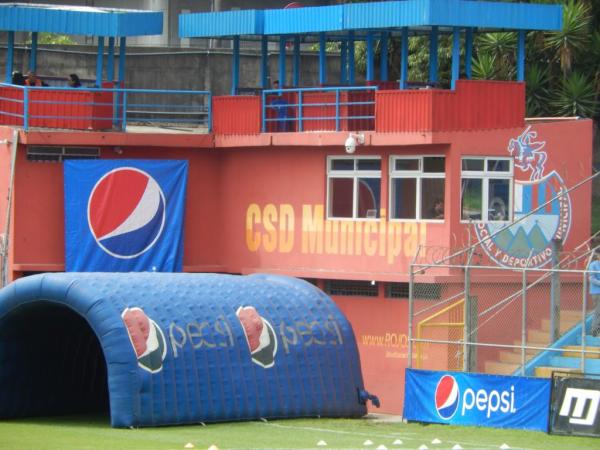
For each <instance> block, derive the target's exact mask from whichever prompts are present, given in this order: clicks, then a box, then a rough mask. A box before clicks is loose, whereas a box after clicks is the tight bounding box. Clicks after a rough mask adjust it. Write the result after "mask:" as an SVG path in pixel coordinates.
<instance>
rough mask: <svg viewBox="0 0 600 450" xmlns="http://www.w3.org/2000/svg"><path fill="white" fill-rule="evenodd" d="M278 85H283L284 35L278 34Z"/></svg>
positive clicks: (281, 86)
mask: <svg viewBox="0 0 600 450" xmlns="http://www.w3.org/2000/svg"><path fill="white" fill-rule="evenodd" d="M279 87H280V88H283V87H285V36H279ZM280 95H281V94H280Z"/></svg>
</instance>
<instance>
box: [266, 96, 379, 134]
mask: <svg viewBox="0 0 600 450" xmlns="http://www.w3.org/2000/svg"><path fill="white" fill-rule="evenodd" d="M376 90H377V86H356V87H354V86H353V87H348V86H340V87H317V88H293V89H266V90H263V91H262V116H261V124H262V125H261V129H262V132H263V133H264V132H266V131H292V128H293V127H294V125H295V127H296V130H297V131H305V129H306V128H307V124H308V125H310V129H314V130H317V129H319V128H320V127H321V128H322V129H323V130H331V131H341V130H350V131H355V130H358V129H362V130H366V129H373V128H374V119H375V91H376ZM328 93H329V94H331V93H333V94H334V96H335V97H334V98H332V99H331V100H330V99H329V98H326V99H325V100H324V101H323V100H321V101H320V100H318V98H319V96H318V95H313V94H328ZM354 93H366V94H370V95H367V96H366V98H360V97H358V96H357V98H353V97H354V95H353V94H354ZM326 97H328V96H326ZM319 123H320V125H319Z"/></svg>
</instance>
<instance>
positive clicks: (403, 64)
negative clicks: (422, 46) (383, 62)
mask: <svg viewBox="0 0 600 450" xmlns="http://www.w3.org/2000/svg"><path fill="white" fill-rule="evenodd" d="M407 84H408V27H402V43H401V54H400V89H406V86H407Z"/></svg>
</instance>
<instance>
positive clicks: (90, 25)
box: [0, 3, 163, 37]
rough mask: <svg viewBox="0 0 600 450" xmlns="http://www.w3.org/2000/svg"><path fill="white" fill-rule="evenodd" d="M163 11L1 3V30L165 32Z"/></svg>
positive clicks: (119, 33)
mask: <svg viewBox="0 0 600 450" xmlns="http://www.w3.org/2000/svg"><path fill="white" fill-rule="evenodd" d="M162 24H163V13H162V12H160V11H136V10H131V9H114V8H90V7H81V6H62V5H60V6H59V5H38V4H25V3H5V4H0V30H4V31H31V32H48V33H60V34H79V35H85V36H114V37H117V36H144V35H154V34H162Z"/></svg>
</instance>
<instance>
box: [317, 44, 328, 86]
mask: <svg viewBox="0 0 600 450" xmlns="http://www.w3.org/2000/svg"><path fill="white" fill-rule="evenodd" d="M326 47H327V39H326V36H325V33H319V83H320V84H321V85H323V84H325V83H327V53H326V50H327V49H326Z"/></svg>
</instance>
